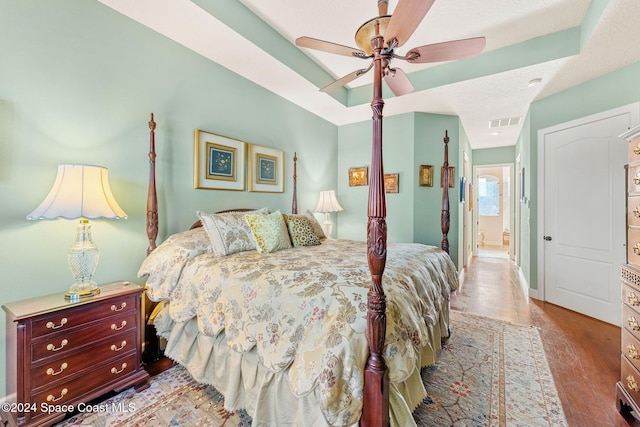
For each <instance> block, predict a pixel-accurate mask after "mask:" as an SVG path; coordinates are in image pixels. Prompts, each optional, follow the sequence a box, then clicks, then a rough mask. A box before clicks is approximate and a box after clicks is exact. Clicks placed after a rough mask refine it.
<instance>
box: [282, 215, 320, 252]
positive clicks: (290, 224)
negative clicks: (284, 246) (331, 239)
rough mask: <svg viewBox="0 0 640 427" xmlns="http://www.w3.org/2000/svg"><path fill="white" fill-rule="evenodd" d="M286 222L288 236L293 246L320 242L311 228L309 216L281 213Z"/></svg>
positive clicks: (311, 244) (312, 244) (313, 244)
mask: <svg viewBox="0 0 640 427" xmlns="http://www.w3.org/2000/svg"><path fill="white" fill-rule="evenodd" d="M282 216H283V217H284V220H285V222H286V223H287V229H288V230H289V237H291V243H293V246H315V245H319V244H320V239H319V238H318V236H316V233H315V232H314V231H313V228H311V223H310V221H309V218H307V217H306V216H304V215H286V214H284V215H282Z"/></svg>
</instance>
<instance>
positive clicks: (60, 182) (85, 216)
mask: <svg viewBox="0 0 640 427" xmlns="http://www.w3.org/2000/svg"><path fill="white" fill-rule="evenodd" d="M108 178H109V177H108V169H107V168H105V167H102V166H92V165H58V175H57V176H56V181H55V182H54V184H53V187H52V188H51V191H49V194H48V195H47V197H46V198H45V199H44V201H43V202H42V203H40V206H38V207H37V208H36V209H35V210H34V211H33V212H31V213H30V214H29V215H27V219H29V220H36V219H56V218H64V219H80V223H79V224H78V227H77V235H76V241H75V243H74V244H73V246H71V248H70V249H69V252H68V255H67V261H68V263H69V269H70V270H71V273H73V276H74V278H75V280H76V281H75V283H74V284H73V285H71V287H70V288H69V291H68V292H67V293H66V294H65V298H66V299H69V300H73V301H76V300H79V299H80V298H83V297H88V296H92V295H97V294H99V293H100V288H98V285H97V284H96V282H94V281H93V273H94V272H95V270H96V267H97V266H98V258H99V255H100V253H99V252H98V248H97V247H96V245H95V244H94V243H93V241H92V240H91V224H90V223H89V219H96V218H117V219H124V218H126V217H127V214H126V213H124V211H123V210H122V209H121V208H120V206H118V202H116V200H115V198H114V197H113V194H112V193H111V188H110V187H109V179H108Z"/></svg>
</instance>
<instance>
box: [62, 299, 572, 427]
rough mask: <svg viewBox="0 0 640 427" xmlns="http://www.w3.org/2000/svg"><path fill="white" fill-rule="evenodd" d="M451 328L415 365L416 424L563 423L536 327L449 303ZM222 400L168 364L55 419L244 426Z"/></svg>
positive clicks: (104, 425)
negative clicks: (420, 384) (433, 353)
mask: <svg viewBox="0 0 640 427" xmlns="http://www.w3.org/2000/svg"><path fill="white" fill-rule="evenodd" d="M451 330H452V336H451V338H450V339H449V340H448V342H447V343H446V344H445V345H444V348H443V349H442V350H441V351H440V352H439V354H438V361H437V363H436V365H434V366H431V367H428V368H425V369H423V371H422V378H423V380H424V383H425V386H426V389H427V391H428V392H429V396H428V397H426V398H425V399H424V400H423V401H422V402H421V403H420V405H419V406H418V408H416V410H415V412H414V419H415V421H416V424H417V425H418V426H420V427H426V426H436V427H448V426H452V427H453V426H455V427H463V426H464V427H471V426H473V427H476V426H477V427H481V426H482V427H484V426H487V427H516V426H517V427H525V426H531V427H534V426H535V427H537V426H541V427H547V426H553V427H556V426H558V427H564V426H567V421H566V419H565V417H564V413H563V411H562V406H561V404H560V399H559V398H558V393H557V391H556V388H555V385H554V382H553V377H552V376H551V372H550V371H549V365H548V363H547V359H546V356H545V354H544V350H543V347H542V342H541V340H540V335H539V333H538V331H537V329H535V328H534V327H531V326H524V325H516V324H513V323H508V322H503V321H498V320H494V319H489V318H486V317H480V316H475V315H470V314H465V313H460V312H456V311H452V313H451ZM223 400H224V399H223V396H222V395H221V394H220V393H218V392H217V391H216V390H215V389H214V388H213V387H210V386H206V385H203V384H198V383H196V382H195V381H194V380H193V379H192V378H191V376H190V375H189V373H188V372H186V370H185V369H184V368H182V367H180V366H174V367H172V368H170V369H168V370H167V371H165V372H163V373H161V374H159V375H157V376H156V377H154V378H152V380H151V386H150V387H149V388H148V389H146V390H144V391H142V392H140V393H135V392H134V391H133V389H129V390H125V391H123V392H122V393H120V394H118V395H116V396H113V397H111V398H109V399H108V400H105V401H103V402H101V403H100V404H99V406H96V407H97V408H100V410H96V411H95V412H93V413H82V414H78V415H75V416H73V417H71V418H68V419H67V420H65V421H63V422H61V423H59V424H57V426H58V427H70V426H95V427H98V426H99V427H111V426H113V427H115V426H118V427H133V426H140V427H142V426H148V427H159V426H207V427H250V426H251V418H250V417H249V416H248V415H247V414H246V413H244V412H242V411H240V412H237V413H228V412H226V411H225V410H224V408H223ZM129 409H130V410H129ZM399 427H403V426H399Z"/></svg>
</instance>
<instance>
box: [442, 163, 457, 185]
mask: <svg viewBox="0 0 640 427" xmlns="http://www.w3.org/2000/svg"><path fill="white" fill-rule="evenodd" d="M455 177H456V168H455V167H454V166H449V188H453V187H454V186H455V185H456V183H455V182H453V180H454V179H455ZM443 186H444V167H443V166H440V187H443Z"/></svg>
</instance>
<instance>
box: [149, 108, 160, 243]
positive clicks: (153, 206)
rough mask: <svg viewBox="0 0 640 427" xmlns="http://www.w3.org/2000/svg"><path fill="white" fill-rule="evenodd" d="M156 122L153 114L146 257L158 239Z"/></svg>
mask: <svg viewBox="0 0 640 427" xmlns="http://www.w3.org/2000/svg"><path fill="white" fill-rule="evenodd" d="M155 130H156V122H155V121H153V113H151V120H150V121H149V191H148V193H147V239H149V247H148V248H147V255H149V254H150V253H151V252H153V250H154V249H155V248H156V238H157V237H158V196H157V193H156V141H155Z"/></svg>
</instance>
